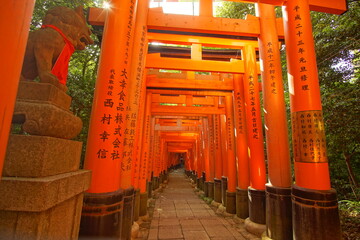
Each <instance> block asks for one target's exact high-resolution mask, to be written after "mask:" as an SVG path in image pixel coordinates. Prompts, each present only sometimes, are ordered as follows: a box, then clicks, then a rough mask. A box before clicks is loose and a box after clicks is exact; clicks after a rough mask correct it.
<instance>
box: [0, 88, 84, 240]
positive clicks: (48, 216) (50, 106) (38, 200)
mask: <svg viewBox="0 0 360 240" xmlns="http://www.w3.org/2000/svg"><path fill="white" fill-rule="evenodd" d="M70 103H71V97H69V96H68V95H66V93H65V92H63V91H61V90H60V89H58V88H57V87H55V86H53V85H51V84H48V83H36V82H20V84H19V90H18V96H17V102H16V104H15V109H14V117H13V124H18V125H21V129H22V131H21V133H26V135H17V134H12V135H10V137H9V144H8V149H7V153H6V157H5V164H4V171H3V178H2V179H1V181H0V239H7V240H8V239H27V240H28V239H30V240H31V239H77V238H78V233H79V224H80V216H81V209H82V205H83V203H82V202H83V192H84V191H85V190H87V189H88V188H89V184H90V177H91V172H90V171H86V170H78V169H79V163H80V156H81V147H82V143H80V142H76V141H71V140H69V139H71V138H74V137H75V136H77V135H78V134H79V132H80V131H81V128H82V122H81V120H80V119H79V118H78V117H76V116H74V115H73V114H72V113H71V112H70V111H69V110H68V109H69V107H70Z"/></svg>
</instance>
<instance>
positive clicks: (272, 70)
mask: <svg viewBox="0 0 360 240" xmlns="http://www.w3.org/2000/svg"><path fill="white" fill-rule="evenodd" d="M266 46H267V48H266V49H267V50H266V58H267V64H268V70H269V71H268V74H269V79H270V86H271V94H277V86H276V74H277V73H276V67H275V63H274V62H275V59H274V57H275V55H274V44H273V43H272V42H268V43H267V44H266Z"/></svg>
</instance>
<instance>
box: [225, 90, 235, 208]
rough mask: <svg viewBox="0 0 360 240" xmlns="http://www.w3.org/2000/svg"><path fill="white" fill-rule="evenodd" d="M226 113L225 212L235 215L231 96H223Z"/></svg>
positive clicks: (232, 108)
mask: <svg viewBox="0 0 360 240" xmlns="http://www.w3.org/2000/svg"><path fill="white" fill-rule="evenodd" d="M225 109H226V110H225V111H226V139H227V141H226V142H227V168H228V171H227V172H228V175H227V177H228V179H227V191H226V212H228V213H233V214H235V213H236V184H237V181H236V170H237V169H236V161H235V136H234V130H235V127H234V107H233V98H232V96H231V95H227V96H225Z"/></svg>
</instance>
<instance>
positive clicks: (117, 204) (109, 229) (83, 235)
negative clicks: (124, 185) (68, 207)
mask: <svg viewBox="0 0 360 240" xmlns="http://www.w3.org/2000/svg"><path fill="white" fill-rule="evenodd" d="M123 197H124V191H123V190H121V189H120V190H118V191H116V192H111V193H85V194H84V205H83V210H82V215H81V222H80V232H79V239H89V238H95V239H96V238H109V239H119V238H121V230H122V221H121V220H122V217H123V205H124V199H123ZM109 208H110V209H111V210H109Z"/></svg>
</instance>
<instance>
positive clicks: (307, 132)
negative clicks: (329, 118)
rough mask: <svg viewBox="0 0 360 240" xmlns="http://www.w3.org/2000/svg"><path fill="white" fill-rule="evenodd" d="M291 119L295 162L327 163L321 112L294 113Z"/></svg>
mask: <svg viewBox="0 0 360 240" xmlns="http://www.w3.org/2000/svg"><path fill="white" fill-rule="evenodd" d="M291 117H292V119H291V120H292V131H293V148H294V158H295V161H297V162H311V163H323V162H327V161H328V160H327V154H326V140H325V131H324V122H323V116H322V111H317V110H313V111H303V112H294V113H292V115H291Z"/></svg>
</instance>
